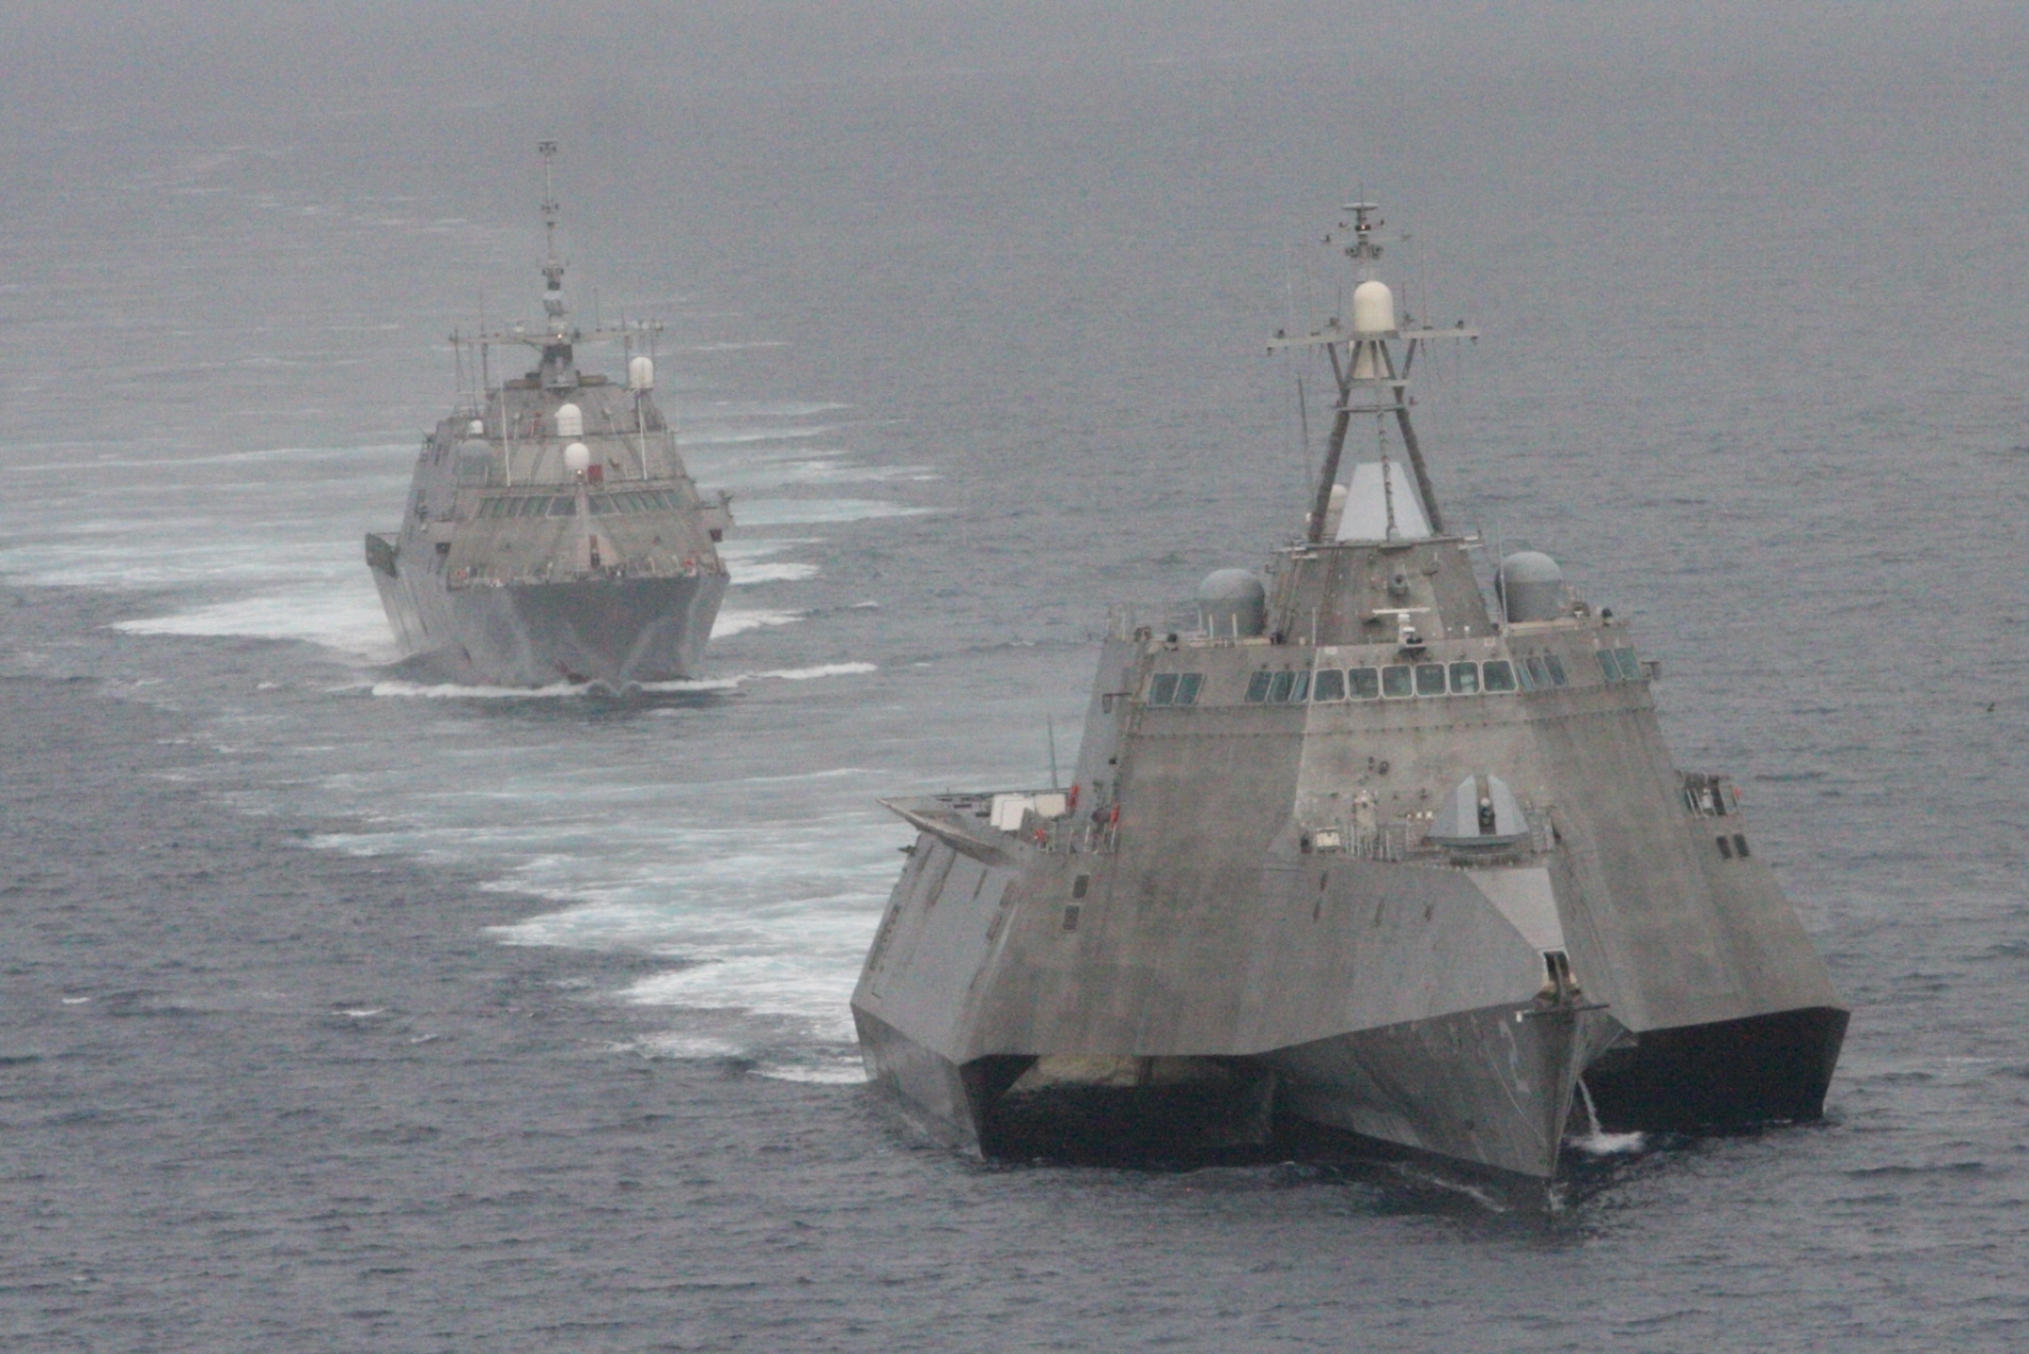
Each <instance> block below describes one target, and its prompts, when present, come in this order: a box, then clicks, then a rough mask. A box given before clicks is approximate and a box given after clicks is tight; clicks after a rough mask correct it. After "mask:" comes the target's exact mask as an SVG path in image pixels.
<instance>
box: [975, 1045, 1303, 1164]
mask: <svg viewBox="0 0 2029 1354" xmlns="http://www.w3.org/2000/svg"><path fill="white" fill-rule="evenodd" d="M1198 1070H1199V1071H1200V1072H1202V1073H1205V1074H1208V1075H1199V1076H1196V1077H1194V1078H1193V1079H1192V1080H1190V1081H1186V1082H1181V1083H1172V1084H1167V1085H1165V1084H1145V1085H1139V1086H1076V1087H1062V1088H1053V1089H1050V1090H1043V1091H1019V1090H1017V1091H1011V1092H1009V1093H1006V1094H1003V1095H1002V1096H1000V1097H999V1098H998V1099H996V1100H993V1101H992V1102H991V1103H990V1105H989V1107H988V1109H987V1112H986V1116H985V1123H984V1124H983V1125H982V1128H981V1131H980V1135H979V1146H980V1151H981V1153H982V1154H983V1155H985V1156H989V1157H998V1158H1001V1159H1004V1160H1015V1161H1035V1160H1045V1161H1055V1162H1063V1163H1065V1164H1069V1165H1079V1166H1132V1165H1142V1166H1145V1165H1157V1164H1162V1163H1176V1164H1192V1165H1195V1164H1200V1163H1203V1162H1206V1161H1215V1160H1231V1159H1233V1158H1235V1157H1240V1158H1251V1157H1255V1156H1262V1155H1266V1154H1269V1152H1270V1149H1271V1148H1272V1147H1273V1145H1274V1093H1275V1075H1274V1073H1272V1072H1270V1071H1268V1070H1267V1069H1265V1068H1259V1067H1249V1066H1246V1065H1244V1064H1240V1063H1234V1064H1224V1063H1216V1062H1210V1061H1207V1062H1206V1063H1204V1064H1201V1065H1200V1068H1199V1069H1198Z"/></svg>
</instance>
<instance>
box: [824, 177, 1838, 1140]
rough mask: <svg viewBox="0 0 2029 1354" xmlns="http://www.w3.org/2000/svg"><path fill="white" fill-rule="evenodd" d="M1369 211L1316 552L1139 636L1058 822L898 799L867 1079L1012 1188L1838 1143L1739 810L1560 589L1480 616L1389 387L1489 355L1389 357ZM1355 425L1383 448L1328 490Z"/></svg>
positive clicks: (1509, 572)
mask: <svg viewBox="0 0 2029 1354" xmlns="http://www.w3.org/2000/svg"><path fill="white" fill-rule="evenodd" d="M1348 210H1349V212H1350V213H1351V220H1350V221H1349V223H1348V226H1347V232H1348V233H1347V236H1346V237H1345V239H1344V241H1343V243H1344V246H1345V252H1346V253H1347V254H1348V255H1349V256H1351V258H1352V260H1353V264H1354V267H1355V268H1356V269H1357V270H1358V271H1357V286H1356V287H1355V289H1354V292H1353V297H1352V307H1351V312H1352V313H1351V317H1350V323H1347V324H1342V323H1340V322H1339V321H1337V320H1334V321H1333V322H1332V323H1330V324H1328V325H1326V326H1325V327H1324V328H1322V329H1321V330H1319V331H1318V332H1316V333H1313V334H1309V335H1304V336H1300V337H1290V336H1278V339H1277V346H1305V347H1310V348H1316V349H1321V350H1322V351H1324V352H1325V353H1326V354H1327V355H1328V356H1329V358H1330V361H1331V365H1332V371H1333V374H1334V379H1335V384H1336V388H1337V392H1338V399H1337V407H1336V416H1335V418H1334V422H1333V427H1332V431H1331V435H1330V438H1329V440H1328V443H1327V447H1326V457H1325V466H1324V469H1323V473H1322V475H1321V477H1320V482H1319V484H1318V489H1317V494H1316V498H1315V500H1314V502H1313V503H1312V505H1311V511H1310V513H1309V514H1308V517H1307V519H1306V522H1305V529H1304V532H1303V535H1302V537H1301V539H1299V540H1297V541H1296V542H1294V543H1293V544H1291V545H1289V546H1288V547H1286V548H1284V549H1282V550H1280V551H1279V552H1277V553H1276V554H1275V556H1274V558H1273V560H1272V562H1271V565H1270V569H1269V575H1270V577H1269V580H1268V582H1267V583H1266V584H1265V585H1264V583H1263V582H1262V580H1261V579H1260V578H1258V577H1257V576H1255V575H1253V574H1251V573H1249V572H1247V571H1243V570H1221V571H1219V572H1217V573H1214V574H1212V575H1211V576H1210V577H1208V578H1207V579H1205V580H1204V583H1203V584H1202V585H1201V586H1200V588H1199V590H1198V594H1197V599H1196V604H1195V606H1194V607H1193V608H1192V613H1191V614H1190V615H1189V616H1188V617H1187V618H1184V619H1181V620H1180V619H1178V618H1177V617H1176V616H1175V615H1174V614H1173V613H1172V614H1157V615H1154V616H1149V617H1137V616H1135V615H1133V614H1132V613H1126V612H1123V613H1120V614H1119V616H1118V618H1117V620H1116V622H1115V624H1114V626H1113V627H1112V633H1111V634H1110V636H1109V637H1108V639H1107V640H1106V642H1105V646H1104V649H1103V651H1102V653H1101V656H1100V660H1099V673H1098V679H1097V681H1096V682H1095V684H1094V690H1093V694H1092V699H1091V703H1090V706H1089V708H1088V711H1087V717H1086V724H1085V733H1084V740H1083V744H1082V747H1081V749H1080V752H1079V757H1078V763H1077V770H1076V775H1075V777H1074V782H1073V784H1072V785H1071V786H1070V787H1069V789H1068V790H1061V791H1059V790H1031V791H1006V792H999V793H992V792H982V793H978V794H964V795H959V794H948V795H940V796H933V797H927V798H922V799H915V800H897V801H890V803H889V807H890V808H892V809H893V810H894V811H895V812H896V813H898V814H899V815H900V816H901V817H903V818H904V819H906V820H907V821H908V822H909V823H911V824H912V825H913V826H914V827H915V828H916V829H917V830H918V836H917V838H916V841H915V844H914V845H913V846H912V847H911V848H910V856H909V860H908V863H907V865H906V866H905V867H904V869H903V872H902V877H901V879H900V880H899V882H898V883H897V885H896V887H895V891H894V894H893V897H892V899H891V901H890V904H889V907H888V910H887V913H886V915H885V916H884V918H883V919H882V921H881V924H880V927H879V930H878V932H877V934H876V936H875V939H874V942H873V945H872V948H871V951H870V953H869V954H868V956H867V960H866V965H865V969H864V972H863V973H862V975H861V978H860V982H859V985H858V988H857V990H856V991H855V992H854V995H853V1001H852V1006H853V1014H854V1018H855V1021H856V1023H857V1027H858V1031H859V1037H860V1043H861V1047H862V1050H863V1052H864V1054H865V1057H866V1061H867V1066H868V1070H869V1073H870V1075H871V1076H872V1077H873V1078H874V1079H875V1080H876V1081H877V1082H879V1083H880V1084H882V1085H883V1086H885V1087H886V1088H887V1089H888V1090H889V1091H891V1092H892V1093H893V1094H894V1095H895V1096H896V1097H897V1098H898V1099H899V1101H900V1102H901V1103H902V1104H903V1105H904V1106H905V1107H907V1108H908V1109H909V1110H910V1111H911V1112H912V1113H913V1114H914V1115H915V1117H917V1118H918V1119H919V1120H920V1121H922V1122H923V1123H924V1124H926V1125H927V1126H928V1127H929V1128H930V1129H931V1130H932V1131H933V1132H935V1133H937V1134H938V1135H940V1136H942V1137H944V1138H946V1139H948V1140H950V1141H953V1142H955V1143H959V1144H962V1145H964V1146H966V1147H968V1148H971V1149H973V1150H976V1151H982V1152H985V1153H988V1154H998V1153H1010V1154H1020V1155H1028V1154H1033V1153H1038V1152H1041V1153H1046V1154H1060V1155H1064V1156H1068V1157H1072V1158H1076V1157H1080V1156H1099V1157H1108V1156H1111V1157H1120V1156H1132V1155H1134V1154H1137V1153H1141V1152H1148V1151H1153V1152H1159V1153H1161V1152H1175V1151H1180V1150H1181V1151H1193V1150H1199V1149H1204V1148H1212V1147H1221V1146H1234V1145H1241V1144H1250V1143H1265V1142H1267V1141H1269V1140H1270V1137H1271V1135H1272V1134H1273V1133H1275V1132H1276V1131H1278V1129H1279V1128H1282V1127H1287V1126H1291V1125H1302V1124H1310V1125H1319V1126H1323V1127H1324V1128H1326V1129H1330V1130H1343V1131H1346V1132H1349V1133H1351V1134H1355V1135H1358V1136H1359V1137H1361V1138H1364V1139H1368V1140H1378V1141H1380V1142H1382V1143H1387V1144H1392V1145H1395V1146H1397V1147H1400V1148H1406V1149H1413V1150H1415V1151H1420V1152H1427V1153H1431V1154H1434V1155H1436V1156H1438V1157H1442V1158H1448V1159H1450V1160H1452V1161H1454V1162H1458V1163H1464V1164H1466V1165H1468V1166H1470V1167H1473V1168H1480V1169H1486V1170H1490V1171H1493V1172H1497V1173H1500V1174H1504V1175H1508V1176H1518V1177H1523V1178H1527V1179H1549V1178H1552V1177H1554V1175H1555V1174H1556V1171H1557V1166H1558V1160H1559V1153H1560V1146H1561V1144H1562V1142H1563V1140H1564V1137H1565V1133H1566V1126H1567V1121H1568V1119H1569V1116H1570V1115H1571V1114H1572V1112H1573V1106H1574V1104H1578V1103H1581V1102H1580V1101H1579V1100H1578V1098H1577V1097H1579V1096H1580V1095H1581V1094H1582V1092H1581V1089H1580V1079H1581V1077H1582V1078H1583V1079H1584V1088H1583V1090H1584V1092H1589V1095H1590V1099H1591V1101H1592V1103H1593V1104H1594V1105H1596V1107H1597V1117H1598V1120H1599V1121H1600V1122H1601V1123H1602V1124H1603V1126H1605V1127H1606V1128H1610V1129H1623V1130H1625V1129H1636V1130H1653V1129H1686V1130H1688V1129H1697V1128H1701V1127H1707V1126H1714V1125H1738V1124H1746V1123H1757V1122H1764V1121H1770V1120H1798V1119H1809V1118H1813V1117H1816V1116H1817V1115H1819V1114H1820V1113H1821V1111H1822V1106H1823V1101H1824V1096H1825V1093H1826V1088H1827V1085H1828V1083H1829V1081H1830V1078H1831V1075H1832V1070H1833V1066H1834V1064H1835V1062H1836V1060H1837V1057H1838V1051H1839V1046H1840V1043H1841V1040H1842V1038H1843V1034H1844V1030H1845V1025H1846V1019H1847V1012H1846V1011H1845V1009H1844V1008H1843V1007H1842V1006H1841V1004H1840V1002H1839V1000H1838V998H1837V996H1836V994H1835V993H1834V991H1833V989H1832V986H1831V983H1830V981H1829V978H1828V976H1827V974H1826V972H1825V969H1824V966H1823V964H1822V963H1821V961H1820V960H1819V958H1818V956H1817V954H1816V952H1815V950H1814V949H1813V947H1812V945H1811V943H1810V941H1809V939H1808V937H1807V936H1806V935H1805V933H1804V931H1803V929H1802V927H1801V925H1800V924H1799V923H1798V921H1797V919H1796V917H1795V915H1794V913H1793V912H1792V910H1791V908H1790V906H1789V904H1788V903H1787V901H1786V900H1785V899H1784V898H1783V896H1782V894H1781V892H1780V891H1779V889H1778V888H1777V885H1776V882H1775V879H1774V876H1773V875H1772V874H1771V872H1770V870H1769V867H1768V862H1767V859H1766V855H1765V853H1763V852H1761V851H1759V850H1758V849H1757V847H1756V843H1755V839H1754V837H1753V835H1752V833H1751V832H1750V831H1749V829H1748V825H1747V820H1746V818H1745V817H1744V815H1743V814H1742V813H1741V810H1740V804H1739V797H1738V795H1737V794H1736V793H1735V791H1734V790H1733V788H1732V786H1731V785H1730V783H1729V782H1728V781H1727V779H1726V778H1725V777H1724V776H1722V775H1717V774H1710V773H1704V772H1694V771H1684V770H1680V769H1678V768H1677V767H1675V766H1674V764H1673V762H1672V760H1671V757H1670V754H1669V750H1668V748H1667V746H1666V745H1665V743H1664V740H1663V737H1662V733H1661V730H1660V727H1659V725H1658V723H1657V718H1656V711H1655V704H1654V701H1653V699H1652V695H1651V687H1652V683H1653V682H1654V681H1655V680H1656V677H1657V669H1656V665H1655V663H1653V662H1652V661H1650V660H1647V659H1645V658H1644V657H1643V656H1642V654H1641V652H1640V649H1639V646H1638V645H1637V644H1636V642H1635V639H1634V636H1633V635H1632V634H1631V633H1630V631H1629V629H1628V627H1627V626H1626V625H1625V624H1624V623H1623V622H1621V621H1620V620H1618V619H1616V618H1615V617H1614V616H1613V615H1612V614H1611V612H1610V611H1609V610H1607V609H1605V608H1599V609H1595V608H1593V607H1592V606H1591V605H1589V604H1588V603H1587V602H1585V601H1584V600H1583V599H1581V598H1579V597H1578V596H1576V595H1575V593H1574V592H1573V591H1572V590H1571V589H1570V588H1569V587H1568V586H1567V584H1566V583H1565V580H1564V579H1563V576H1562V572H1561V570H1560V569H1559V567H1558V565H1557V564H1556V563H1555V561H1554V560H1552V559H1551V558H1549V557H1548V556H1546V555H1542V554H1538V553H1535V552H1532V551H1522V552H1517V553H1515V554H1512V555H1510V556H1508V557H1507V558H1505V559H1502V560H1500V561H1499V562H1498V567H1497V568H1496V569H1495V570H1494V571H1493V572H1494V578H1493V590H1492V594H1493V595H1492V596H1491V597H1490V596H1488V595H1487V592H1486V591H1485V590H1483V588H1482V586H1481V584H1480V581H1479V579H1478V577H1477V576H1476V574H1475V570H1474V567H1473V555H1472V552H1473V550H1474V549H1475V548H1476V546H1477V542H1476V541H1474V540H1473V539H1471V538H1469V537H1467V536H1463V535H1460V534H1457V533H1454V532H1450V531H1448V530H1447V529H1446V527H1445V524H1444V520H1443V517H1442V515H1441V512H1440V510H1439V507H1438V505H1437V502H1436V499H1435V496H1434V494H1433V493H1432V490H1431V485H1430V478H1429V474H1428V471H1427V468H1426V466H1425V463H1424V458H1423V455H1422V450H1421V447H1420V445H1419V443H1418V441H1417V439H1416V435H1415V430H1414V427H1413V424H1412V422H1411V418H1410V408H1411V404H1410V401H1409V399H1408V397H1407V394H1406V389H1407V384H1408V382H1407V374H1408V370H1409V367H1410V365H1411V363H1412V362H1413V360H1414V356H1415V353H1416V351H1417V349H1418V348H1419V347H1420V346H1421V345H1423V344H1426V343H1431V342H1435V341H1438V340H1441V339H1450V338H1458V337H1468V338H1469V337H1472V336H1473V331H1471V330H1468V329H1465V328H1463V327H1459V328H1454V329H1441V330H1432V329H1416V328H1413V327H1409V326H1405V325H1402V324H1400V323H1398V320H1397V317H1396V312H1395V301H1394V296H1393V294H1392V292H1391V291H1390V290H1389V288H1388V287H1387V286H1386V285H1385V284H1384V283H1382V282H1380V281H1378V280H1376V279H1375V278H1374V277H1373V275H1372V274H1373V268H1374V260H1375V259H1376V258H1378V256H1379V253H1380V248H1379V243H1378V240H1377V238H1376V235H1375V231H1376V229H1377V228H1378V226H1379V224H1380V222H1379V220H1378V217H1377V216H1376V215H1375V212H1374V209H1373V207H1372V206H1371V205H1370V204H1353V205H1351V206H1350V207H1349V208H1348ZM1398 356H1399V360H1398ZM1367 419H1371V420H1373V422H1374V423H1375V425H1376V426H1377V428H1380V429H1392V435H1393V437H1394V439H1395V442H1394V443H1389V442H1385V441H1382V440H1381V439H1379V438H1377V445H1378V446H1380V447H1381V448H1382V450H1381V452H1380V454H1379V455H1378V456H1377V458H1376V459H1373V460H1368V461H1365V462H1361V463H1358V464H1344V462H1345V457H1344V449H1345V447H1346V443H1347V440H1348V439H1347V434H1348V429H1349V427H1350V426H1351V425H1352V424H1354V423H1355V422H1356V421H1364V420H1367ZM1396 444H1399V446H1400V450H1401V452H1402V459H1401V460H1397V459H1395V458H1394V456H1393V455H1391V454H1390V453H1389V451H1388V450H1387V448H1388V447H1389V446H1391V445H1396ZM1405 462H1406V464H1405ZM1582 1112H1583V1111H1581V1113H1582Z"/></svg>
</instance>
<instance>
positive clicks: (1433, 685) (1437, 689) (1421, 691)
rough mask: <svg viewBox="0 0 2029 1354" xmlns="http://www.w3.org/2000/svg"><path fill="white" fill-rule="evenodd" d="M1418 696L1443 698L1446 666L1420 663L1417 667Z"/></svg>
mask: <svg viewBox="0 0 2029 1354" xmlns="http://www.w3.org/2000/svg"><path fill="white" fill-rule="evenodd" d="M1416 694H1417V695H1419V696H1442V695H1443V694H1444V664H1442V663H1418V664H1417V665H1416Z"/></svg>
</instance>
